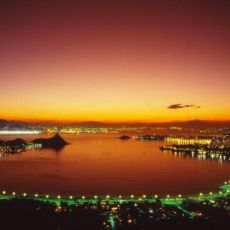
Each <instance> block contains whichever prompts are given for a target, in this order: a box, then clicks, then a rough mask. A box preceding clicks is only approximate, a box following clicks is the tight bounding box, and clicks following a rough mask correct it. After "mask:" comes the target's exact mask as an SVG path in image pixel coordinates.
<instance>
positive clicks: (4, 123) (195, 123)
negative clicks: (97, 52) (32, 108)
mask: <svg viewBox="0 0 230 230" xmlns="http://www.w3.org/2000/svg"><path fill="white" fill-rule="evenodd" d="M54 125H55V126H75V127H121V126H126V127H143V126H149V127H155V126H180V127H208V126H210V127H220V126H230V120H229V121H205V120H190V121H172V122H152V123H145V122H117V123H112V122H98V121H85V122H72V123H68V124H67V123H64V122H55V121H51V122H43V121H41V122H24V121H8V120H4V119H0V129H3V128H9V129H28V128H31V127H37V126H54Z"/></svg>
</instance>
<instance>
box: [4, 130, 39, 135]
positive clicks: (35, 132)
mask: <svg viewBox="0 0 230 230" xmlns="http://www.w3.org/2000/svg"><path fill="white" fill-rule="evenodd" d="M40 133H41V131H38V130H1V131H0V135H12V134H28V135H31V134H40Z"/></svg>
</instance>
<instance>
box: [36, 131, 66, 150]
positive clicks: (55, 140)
mask: <svg viewBox="0 0 230 230" xmlns="http://www.w3.org/2000/svg"><path fill="white" fill-rule="evenodd" d="M32 143H34V144H41V145H42V147H43V148H53V149H59V148H62V147H64V146H65V145H68V143H67V142H66V141H65V140H64V139H63V138H62V137H61V136H60V135H59V133H57V134H56V135H55V136H53V137H51V138H38V139H35V140H33V141H32Z"/></svg>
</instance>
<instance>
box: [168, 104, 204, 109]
mask: <svg viewBox="0 0 230 230" xmlns="http://www.w3.org/2000/svg"><path fill="white" fill-rule="evenodd" d="M191 107H192V108H196V109H199V108H201V106H199V105H198V106H197V105H183V104H173V105H169V106H168V107H167V108H168V109H184V108H191Z"/></svg>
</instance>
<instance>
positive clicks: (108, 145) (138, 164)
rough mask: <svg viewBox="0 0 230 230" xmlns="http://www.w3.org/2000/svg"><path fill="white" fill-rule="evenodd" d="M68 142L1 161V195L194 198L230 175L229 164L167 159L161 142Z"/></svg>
mask: <svg viewBox="0 0 230 230" xmlns="http://www.w3.org/2000/svg"><path fill="white" fill-rule="evenodd" d="M63 137H64V138H65V139H66V140H67V141H68V142H69V143H70V145H68V146H65V147H64V148H63V149H61V150H60V151H58V152H57V151H54V150H52V149H42V150H40V149H35V150H29V151H27V152H24V153H19V154H16V155H13V156H9V157H7V158H1V159H0V175H1V176H0V185H1V187H2V189H6V190H8V191H13V190H15V191H18V192H25V191H26V192H31V193H32V192H38V193H53V194H58V193H62V194H76V195H82V194H84V195H94V194H100V195H103V194H114V195H118V194H124V195H128V194H149V195H152V194H155V193H159V194H166V193H174V194H177V193H194V192H200V191H202V192H205V191H210V190H214V189H215V188H216V186H217V185H219V184H222V182H223V181H224V180H227V179H229V175H230V164H229V163H227V162H226V163H225V162H222V163H220V162H218V161H211V160H206V161H204V160H198V159H192V158H175V157H173V156H172V155H166V154H163V153H162V152H161V151H160V150H159V147H160V146H162V145H164V144H165V143H164V142H162V141H159V142H158V141H157V142H142V141H137V140H134V139H130V140H128V141H123V140H121V139H119V138H118V137H119V135H117V136H116V135H111V134H109V135H108V134H100V135H96V134H84V135H63ZM4 138H5V139H7V138H9V139H13V138H14V137H12V136H11V137H8V136H7V137H4ZM34 138H36V137H35V136H24V137H23V139H26V140H27V141H29V140H32V139H34ZM1 139H2V138H1Z"/></svg>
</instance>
